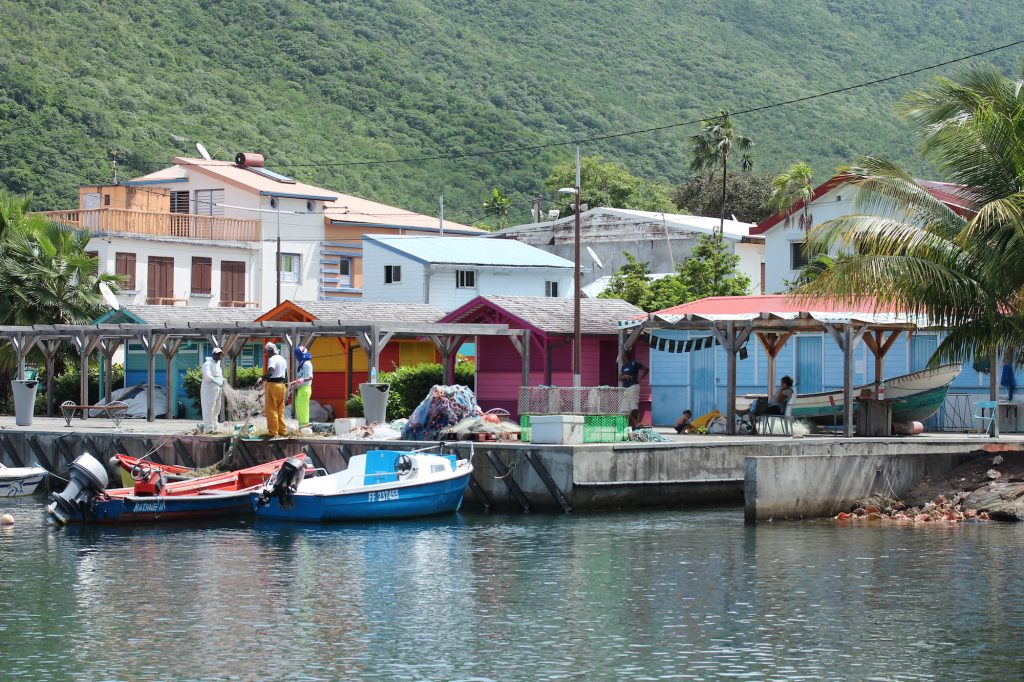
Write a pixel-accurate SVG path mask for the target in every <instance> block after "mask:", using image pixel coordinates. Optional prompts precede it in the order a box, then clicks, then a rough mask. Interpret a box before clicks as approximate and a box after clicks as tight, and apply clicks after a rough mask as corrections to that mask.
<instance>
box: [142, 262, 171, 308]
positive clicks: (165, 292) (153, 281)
mask: <svg viewBox="0 0 1024 682" xmlns="http://www.w3.org/2000/svg"><path fill="white" fill-rule="evenodd" d="M146 303H149V304H150V305H173V304H174V258H173V257H171V256H150V257H149V258H148V273H147V277H146Z"/></svg>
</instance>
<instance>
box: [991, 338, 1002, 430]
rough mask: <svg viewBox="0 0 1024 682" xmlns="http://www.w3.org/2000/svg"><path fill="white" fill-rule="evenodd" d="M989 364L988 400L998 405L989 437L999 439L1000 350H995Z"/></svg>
mask: <svg viewBox="0 0 1024 682" xmlns="http://www.w3.org/2000/svg"><path fill="white" fill-rule="evenodd" d="M988 362H989V368H990V369H989V373H988V399H989V400H993V401H995V403H996V409H995V410H994V412H993V414H992V416H993V417H995V419H993V420H992V425H991V426H990V427H989V436H991V437H992V438H999V374H998V373H999V370H1000V367H999V349H998V348H996V349H993V350H992V352H991V353H990V354H989V356H988Z"/></svg>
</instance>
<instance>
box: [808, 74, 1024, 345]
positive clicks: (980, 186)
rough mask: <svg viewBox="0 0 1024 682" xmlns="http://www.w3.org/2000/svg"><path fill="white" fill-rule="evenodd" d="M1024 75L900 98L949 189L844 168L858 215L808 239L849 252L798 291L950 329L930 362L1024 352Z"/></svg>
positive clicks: (823, 248) (942, 81)
mask: <svg viewBox="0 0 1024 682" xmlns="http://www.w3.org/2000/svg"><path fill="white" fill-rule="evenodd" d="M1022 84H1024V69H1018V71H1017V73H1016V74H1015V75H1014V76H1013V77H1006V76H1005V75H1004V74H1003V72H1002V71H1001V70H1000V69H999V68H998V67H996V66H993V65H975V66H970V67H967V68H964V69H963V70H962V71H960V72H959V73H957V74H956V75H954V76H952V77H937V78H934V79H933V80H932V81H931V82H930V83H929V84H928V85H926V86H925V87H923V88H921V89H919V90H916V91H914V92H912V93H910V94H909V95H907V96H906V98H905V99H904V101H903V103H902V105H901V107H900V113H901V114H902V115H903V116H904V117H905V118H906V119H907V120H908V121H909V122H910V123H911V124H912V125H913V126H914V128H915V130H916V132H917V137H918V144H919V149H920V152H921V154H922V156H923V157H924V158H926V159H927V160H928V161H930V162H931V163H932V164H933V165H934V166H935V168H936V169H937V171H938V172H939V173H940V175H941V176H942V178H943V179H944V180H946V181H948V182H949V183H951V184H949V185H944V186H941V188H940V189H942V190H945V191H946V192H947V193H948V194H949V195H950V196H951V197H952V198H951V199H949V198H947V199H946V200H945V201H943V200H940V199H939V198H937V197H936V196H934V195H933V194H932V193H931V192H929V191H928V190H929V187H926V186H924V185H922V184H921V183H920V182H919V181H917V180H915V179H914V177H913V175H912V174H911V173H910V172H909V171H908V170H906V169H904V168H902V167H900V166H899V165H897V164H895V163H893V162H892V161H889V160H885V159H880V158H876V157H865V158H862V159H861V160H860V161H859V162H858V163H857V165H856V166H854V167H851V168H849V169H847V171H848V172H849V173H850V174H851V176H852V181H853V182H855V183H856V184H857V185H858V186H859V187H860V190H859V191H858V194H857V197H856V201H857V204H858V213H856V214H853V215H849V216H846V217H843V218H839V219H836V220H833V221H829V222H827V223H824V224H822V225H819V226H818V227H817V228H815V229H814V230H813V231H812V232H811V233H810V234H809V235H808V237H809V239H808V243H809V248H811V249H816V250H818V251H820V252H828V253H844V254H846V255H848V257H846V258H840V259H839V260H838V261H837V262H836V263H835V264H834V265H833V266H832V267H830V268H828V269H827V270H826V271H825V272H823V273H821V275H820V276H819V277H817V278H816V279H815V280H814V281H812V282H809V283H808V284H806V285H805V286H803V287H801V288H800V289H799V291H800V292H802V293H806V294H810V295H815V296H839V297H864V296H870V297H873V298H875V299H876V300H877V301H878V304H879V305H880V306H883V307H886V308H896V309H902V310H906V311H907V312H909V313H914V314H919V315H923V316H926V317H927V319H929V320H930V321H931V323H932V324H934V325H937V326H941V327H943V328H945V329H947V330H948V334H947V335H946V336H945V338H944V339H943V341H942V342H941V343H940V345H939V347H938V350H937V351H936V353H935V356H934V357H933V361H934V362H939V361H948V360H964V359H966V358H968V357H971V356H979V357H988V356H990V355H991V354H992V353H994V352H998V350H999V349H1001V348H1010V349H1016V348H1021V347H1024V307H1022V305H1021V304H1022V298H1021V297H1022V295H1024V268H1021V263H1024V187H1022V183H1024V88H1022Z"/></svg>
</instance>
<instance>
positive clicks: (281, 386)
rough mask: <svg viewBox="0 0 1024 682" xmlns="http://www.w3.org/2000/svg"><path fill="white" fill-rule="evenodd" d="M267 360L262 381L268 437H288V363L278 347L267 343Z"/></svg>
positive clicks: (265, 351) (265, 349)
mask: <svg viewBox="0 0 1024 682" xmlns="http://www.w3.org/2000/svg"><path fill="white" fill-rule="evenodd" d="M263 353H264V355H265V356H266V358H267V373H266V374H265V375H264V376H263V378H262V379H260V383H262V384H263V386H264V394H263V396H264V397H263V414H265V415H266V417H267V437H268V438H273V437H275V436H281V437H284V436H287V435H288V430H287V428H286V427H285V425H284V394H285V387H286V385H287V374H288V362H287V361H286V360H285V359H284V358H283V357H281V355H280V354H279V353H278V352H277V346H276V345H274V344H273V343H272V342H267V345H266V346H264V348H263Z"/></svg>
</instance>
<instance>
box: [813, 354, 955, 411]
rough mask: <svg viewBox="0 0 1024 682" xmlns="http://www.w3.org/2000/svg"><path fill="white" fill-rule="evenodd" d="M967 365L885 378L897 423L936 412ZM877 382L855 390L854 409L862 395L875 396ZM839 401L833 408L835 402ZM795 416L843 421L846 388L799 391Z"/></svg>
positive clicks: (935, 368)
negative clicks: (844, 389) (813, 391)
mask: <svg viewBox="0 0 1024 682" xmlns="http://www.w3.org/2000/svg"><path fill="white" fill-rule="evenodd" d="M961 369H963V365H961V364H959V363H953V364H949V365H940V366H938V367H933V368H929V369H922V370H920V371H918V372H911V373H909V374H901V375H900V376H897V377H893V378H892V379H886V380H885V401H886V402H887V403H890V404H891V405H892V420H893V422H915V421H924V420H926V419H928V418H929V417H931V416H932V415H934V414H935V413H936V412H938V411H939V408H941V407H942V403H943V402H944V401H945V400H946V392H947V391H948V390H949V385H950V384H951V383H952V382H953V380H954V379H956V377H957V375H959V374H960V370H961ZM875 390H876V385H875V384H874V383H871V384H865V385H863V386H858V387H856V388H854V389H853V396H854V399H855V400H854V405H853V410H854V413H855V414H856V412H857V401H856V398H857V397H858V396H861V395H870V396H872V397H875ZM830 397H831V398H832V401H834V403H835V407H833V405H832V402H831V401H829V398H830ZM793 419H798V420H804V421H809V422H813V423H815V424H821V425H830V424H833V423H836V422H838V423H842V421H843V391H842V389H839V390H836V391H826V392H824V393H803V394H797V396H796V401H795V402H794V403H793Z"/></svg>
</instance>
